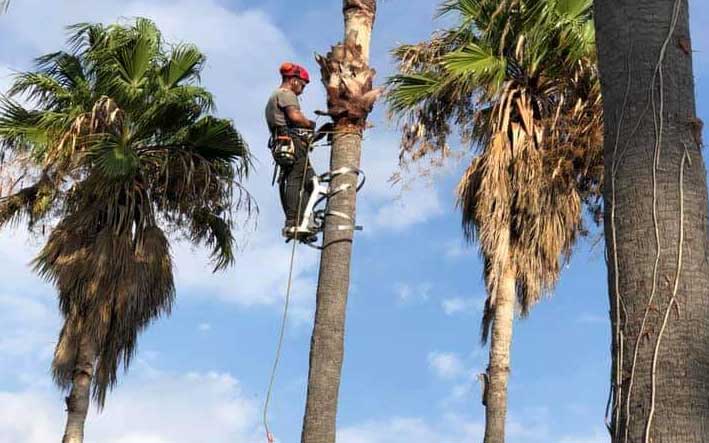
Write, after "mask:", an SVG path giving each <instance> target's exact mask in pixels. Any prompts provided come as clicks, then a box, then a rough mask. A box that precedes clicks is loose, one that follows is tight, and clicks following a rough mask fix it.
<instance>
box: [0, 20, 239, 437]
mask: <svg viewBox="0 0 709 443" xmlns="http://www.w3.org/2000/svg"><path fill="white" fill-rule="evenodd" d="M71 29H72V30H73V31H74V32H73V36H72V37H71V39H70V45H71V47H72V50H71V51H70V52H57V53H52V54H48V55H46V56H43V57H41V58H40V59H38V61H37V69H36V70H35V71H31V72H25V73H20V74H18V75H17V77H16V78H15V81H14V83H13V85H12V87H11V88H10V91H9V97H2V98H0V141H1V142H2V153H3V154H7V155H8V156H9V157H10V158H12V159H13V160H19V159H22V160H23V161H22V162H21V163H19V164H21V165H22V167H23V168H24V169H26V170H25V171H21V172H22V174H21V175H24V176H25V179H26V180H31V179H34V181H33V182H31V183H32V184H30V185H29V186H26V187H24V188H21V189H19V190H17V191H14V190H11V191H10V193H9V195H5V196H3V197H2V198H0V226H4V225H6V224H8V223H11V222H13V221H20V220H24V221H27V224H28V226H29V227H30V228H31V229H36V228H37V227H41V228H42V229H44V228H45V226H46V227H49V228H50V229H51V232H50V234H49V236H48V239H47V242H46V244H45V246H44V247H43V249H42V251H41V252H40V254H39V255H38V257H37V258H36V259H35V267H36V270H37V271H38V272H39V274H40V275H42V276H43V277H45V278H47V279H48V280H50V281H51V282H53V283H54V285H55V286H56V288H57V291H58V296H59V308H60V311H61V313H62V315H63V317H64V325H63V327H62V330H61V333H60V335H59V340H58V343H57V346H56V349H55V354H54V360H53V362H52V371H53V375H54V379H55V381H56V383H57V384H58V385H59V386H60V387H62V388H64V389H67V390H69V391H70V393H69V396H68V397H67V412H68V417H67V426H66V431H65V435H64V439H63V441H64V443H80V442H81V441H83V429H84V421H85V419H86V413H87V410H88V407H89V403H90V399H91V391H93V398H94V399H95V401H96V403H97V404H98V406H99V407H102V406H103V404H104V401H105V399H106V395H107V393H108V392H109V391H110V389H111V388H112V387H114V386H115V384H116V382H117V379H118V372H119V369H120V368H121V366H122V367H124V368H127V367H128V366H129V365H130V362H131V359H132V357H133V355H134V352H135V349H136V344H137V340H138V335H139V333H140V332H141V331H142V330H143V329H145V328H146V327H147V326H148V325H149V324H150V322H151V321H152V320H154V319H155V318H157V317H158V316H160V315H163V314H168V313H169V312H170V307H171V305H172V302H173V300H174V297H175V286H174V281H173V266H172V258H171V254H170V245H169V241H168V236H167V234H168V233H170V234H173V235H175V236H178V237H181V238H183V239H185V240H187V241H189V242H191V243H193V244H195V245H199V244H201V245H205V246H207V247H208V248H210V249H211V252H212V258H213V264H214V266H215V270H216V269H223V268H225V267H227V266H228V265H229V264H231V263H232V261H233V260H234V247H235V242H234V238H233V236H232V232H231V226H232V218H233V212H234V210H236V209H238V208H240V205H241V204H242V203H243V204H250V199H249V197H248V194H244V193H241V192H240V191H241V186H240V181H241V180H242V179H243V178H244V177H245V176H246V174H247V172H248V166H249V152H248V148H247V146H246V143H245V142H244V140H243V139H242V138H241V136H240V135H239V133H238V132H237V131H236V129H235V128H234V126H233V124H232V123H231V122H230V121H228V120H224V119H219V118H216V117H214V116H211V115H210V111H211V109H212V104H213V99H212V96H211V94H210V93H209V92H208V91H207V90H205V89H204V88H202V87H201V86H199V82H198V79H199V74H200V71H201V69H202V67H203V65H204V61H205V57H204V55H203V54H202V53H200V52H199V50H197V48H195V47H193V46H191V45H185V44H181V45H174V46H168V45H167V44H166V43H165V42H164V41H163V39H162V36H161V34H160V32H159V30H158V29H157V28H156V27H155V25H154V24H153V23H152V22H150V21H148V20H144V19H138V20H136V21H135V22H134V23H132V24H130V25H127V26H123V25H111V26H103V25H93V24H81V25H77V26H74V27H72V28H71ZM20 96H23V97H24V98H25V99H27V100H29V101H30V102H31V103H32V104H33V107H31V108H25V107H23V106H22V105H21V104H19V103H18V101H17V100H16V97H20ZM27 159H29V161H28V160H27ZM246 209H248V208H246Z"/></svg>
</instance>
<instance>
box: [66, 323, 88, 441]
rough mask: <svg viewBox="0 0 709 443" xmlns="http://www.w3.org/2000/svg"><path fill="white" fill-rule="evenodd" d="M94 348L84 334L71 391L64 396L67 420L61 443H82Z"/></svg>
mask: <svg viewBox="0 0 709 443" xmlns="http://www.w3.org/2000/svg"><path fill="white" fill-rule="evenodd" d="M95 359H96V350H95V347H94V345H93V344H92V342H91V339H90V338H88V337H87V336H84V337H83V338H82V339H81V344H80V345H79V352H78V354H77V357H76V364H75V367H74V376H73V378H72V385H71V392H70V393H69V396H68V397H67V398H66V406H67V420H66V429H65V430H64V438H62V443H83V441H84V423H85V422H86V414H87V413H88V411H89V405H90V403H91V380H92V378H93V374H94V361H95Z"/></svg>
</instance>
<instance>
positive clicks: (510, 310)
mask: <svg viewBox="0 0 709 443" xmlns="http://www.w3.org/2000/svg"><path fill="white" fill-rule="evenodd" d="M515 287H516V279H515V270H514V268H513V267H512V266H509V267H508V268H507V270H505V273H504V274H503V275H502V279H501V280H500V284H499V287H498V290H497V296H496V297H495V311H494V313H493V318H492V333H491V335H490V361H489V366H488V368H487V376H488V385H487V387H486V390H485V398H484V402H485V440H484V441H485V443H505V418H506V416H507V382H508V380H509V376H510V347H511V346H512V326H513V322H514V315H515V303H516V301H517V295H516V290H515Z"/></svg>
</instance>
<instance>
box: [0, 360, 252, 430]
mask: <svg viewBox="0 0 709 443" xmlns="http://www.w3.org/2000/svg"><path fill="white" fill-rule="evenodd" d="M146 374H148V375H146ZM132 380H134V381H131V382H129V383H127V384H126V385H125V386H121V389H118V390H116V391H115V392H114V393H113V394H112V395H111V396H110V397H109V398H108V401H107V404H106V409H105V410H104V412H103V413H102V414H96V411H95V409H93V408H92V410H91V411H90V412H89V417H88V420H87V425H86V442H87V443H99V442H100V443H194V442H198V441H204V442H210V443H227V442H234V441H238V442H243V443H255V442H260V441H261V440H262V435H261V433H260V430H259V429H258V405H257V404H256V403H255V401H254V400H253V399H251V398H249V397H248V396H246V395H245V394H244V393H243V392H242V389H241V386H240V384H239V382H238V381H237V380H236V379H234V378H233V377H232V376H231V375H229V374H224V373H217V372H206V373H186V374H169V373H161V372H159V371H156V370H153V371H150V372H146V373H144V374H143V375H142V376H139V377H137V378H134V379H132ZM63 409H64V408H63V407H62V400H61V398H60V395H58V394H55V395H50V394H47V392H46V391H42V390H28V391H25V392H19V393H12V392H0V441H3V442H12V443H46V442H48V441H56V440H58V439H59V437H60V435H61V433H62V430H63V425H64V419H65V417H64V413H63ZM28 411H31V413H28Z"/></svg>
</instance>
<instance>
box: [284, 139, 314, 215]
mask: <svg viewBox="0 0 709 443" xmlns="http://www.w3.org/2000/svg"><path fill="white" fill-rule="evenodd" d="M314 174H315V173H314V171H313V169H312V167H311V166H310V162H309V160H308V155H307V151H306V148H305V146H304V144H303V143H302V142H300V141H297V142H296V160H295V163H294V164H293V166H291V167H290V170H289V171H288V175H287V176H286V180H285V202H286V204H285V212H286V223H291V225H299V224H300V222H301V221H302V216H303V212H304V211H305V207H306V206H307V204H308V199H309V198H310V194H311V193H312V191H313V182H312V179H313V175H314ZM301 189H303V194H302V196H301V193H300V190H301ZM299 210H300V214H298V212H299Z"/></svg>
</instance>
